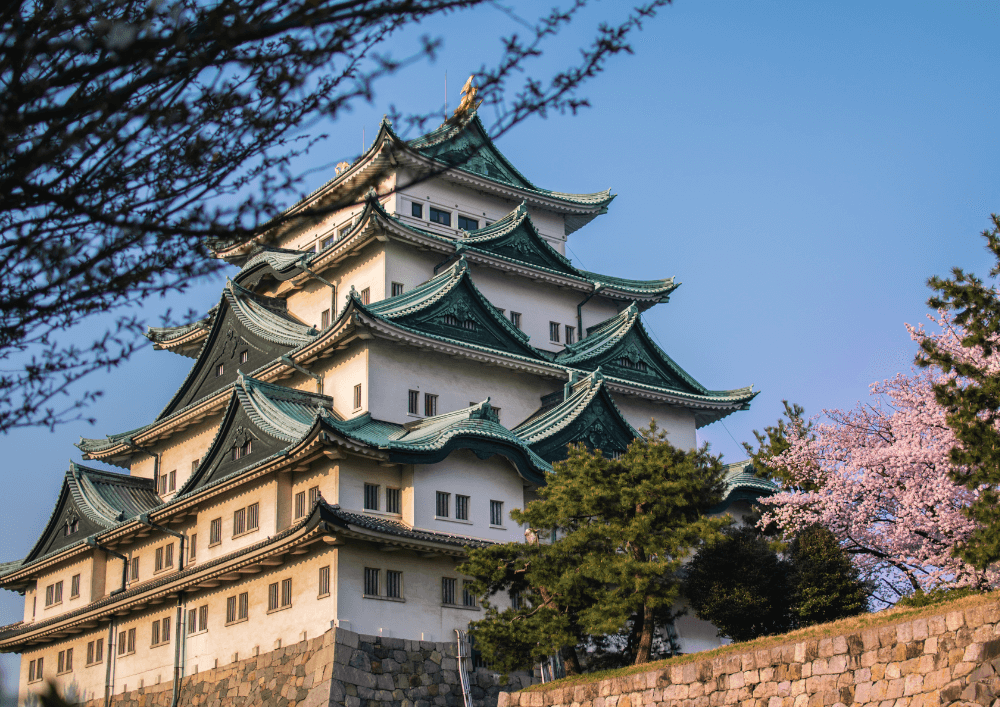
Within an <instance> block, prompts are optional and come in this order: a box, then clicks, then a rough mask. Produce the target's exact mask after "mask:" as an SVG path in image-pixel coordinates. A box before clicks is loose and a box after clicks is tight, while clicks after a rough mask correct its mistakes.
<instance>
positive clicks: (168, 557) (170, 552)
mask: <svg viewBox="0 0 1000 707" xmlns="http://www.w3.org/2000/svg"><path fill="white" fill-rule="evenodd" d="M163 555H164V559H163V566H164V567H173V566H174V544H173V543H170V544H169V545H167V547H166V548H165V552H164V553H163Z"/></svg>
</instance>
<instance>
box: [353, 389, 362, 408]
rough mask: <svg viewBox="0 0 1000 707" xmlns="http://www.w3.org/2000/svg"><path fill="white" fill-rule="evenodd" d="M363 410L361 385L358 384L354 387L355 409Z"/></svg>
mask: <svg viewBox="0 0 1000 707" xmlns="http://www.w3.org/2000/svg"><path fill="white" fill-rule="evenodd" d="M360 408H361V384H360V383H358V384H357V385H356V386H354V409H355V410H359V409H360Z"/></svg>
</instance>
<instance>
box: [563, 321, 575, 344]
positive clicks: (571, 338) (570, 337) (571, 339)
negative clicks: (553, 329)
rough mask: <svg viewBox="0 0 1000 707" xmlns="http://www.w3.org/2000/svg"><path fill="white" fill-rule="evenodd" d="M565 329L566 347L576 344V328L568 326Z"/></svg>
mask: <svg viewBox="0 0 1000 707" xmlns="http://www.w3.org/2000/svg"><path fill="white" fill-rule="evenodd" d="M565 329H566V345H567V346H569V345H570V344H574V343H576V327H573V326H570V325H569V324H567V325H566V327H565Z"/></svg>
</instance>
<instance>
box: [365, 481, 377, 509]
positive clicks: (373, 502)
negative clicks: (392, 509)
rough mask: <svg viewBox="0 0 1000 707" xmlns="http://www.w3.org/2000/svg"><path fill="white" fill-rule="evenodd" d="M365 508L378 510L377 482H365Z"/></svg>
mask: <svg viewBox="0 0 1000 707" xmlns="http://www.w3.org/2000/svg"><path fill="white" fill-rule="evenodd" d="M365 510H366V511H377V510H378V486H377V485H375V484H365Z"/></svg>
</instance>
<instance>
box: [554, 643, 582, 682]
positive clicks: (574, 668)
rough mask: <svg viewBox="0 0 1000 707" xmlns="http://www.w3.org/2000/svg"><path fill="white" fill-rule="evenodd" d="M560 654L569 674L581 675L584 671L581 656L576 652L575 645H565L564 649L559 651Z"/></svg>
mask: <svg viewBox="0 0 1000 707" xmlns="http://www.w3.org/2000/svg"><path fill="white" fill-rule="evenodd" d="M559 655H560V656H561V657H562V660H563V665H565V666H566V674H567V675H579V674H580V673H582V672H583V670H582V669H581V668H580V658H579V656H577V654H576V648H575V647H573V646H563V647H562V650H560V651H559Z"/></svg>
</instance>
